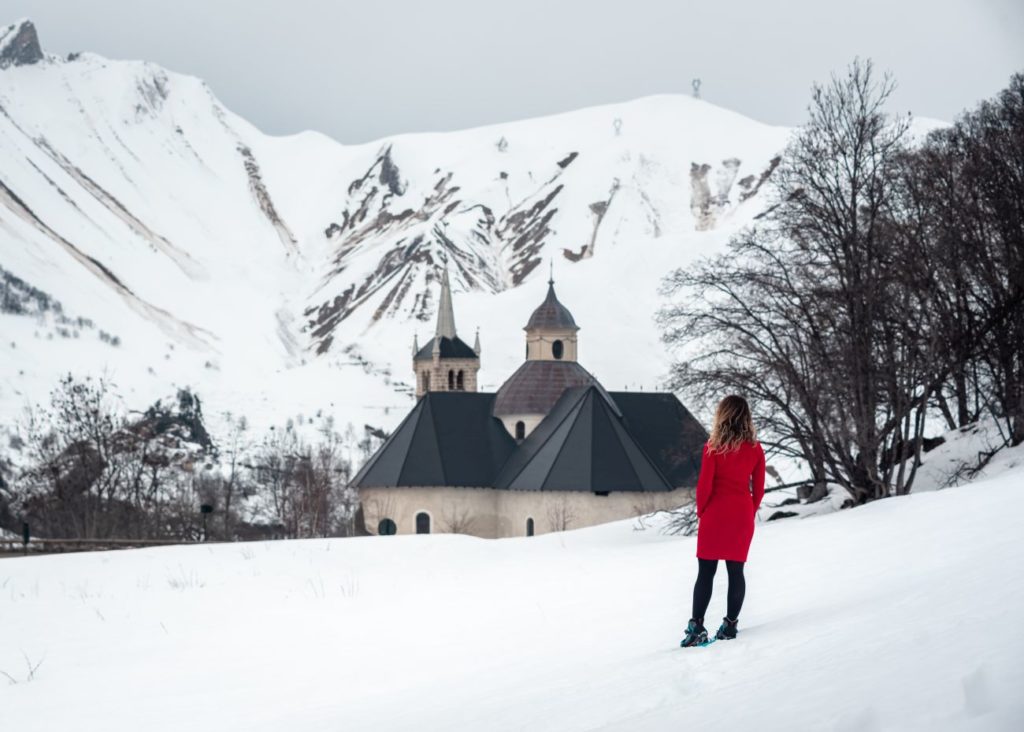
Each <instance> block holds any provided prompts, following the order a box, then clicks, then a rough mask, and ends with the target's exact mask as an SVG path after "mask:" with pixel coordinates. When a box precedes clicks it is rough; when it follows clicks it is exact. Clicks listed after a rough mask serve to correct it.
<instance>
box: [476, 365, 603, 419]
mask: <svg viewBox="0 0 1024 732" xmlns="http://www.w3.org/2000/svg"><path fill="white" fill-rule="evenodd" d="M594 383H596V380H595V379H594V377H593V376H591V375H590V372H589V371H587V370H586V369H585V368H583V367H582V366H580V365H579V364H578V363H576V362H575V361H547V360H530V361H524V362H523V364H522V365H521V366H520V367H519V368H518V369H516V370H515V372H514V373H513V374H512V375H511V376H509V377H508V379H506V380H505V383H504V384H502V385H501V388H500V389H498V393H497V395H496V396H497V398H496V399H495V400H494V414H495V415H496V416H499V417H502V416H508V415H513V414H547V413H548V411H550V409H551V407H552V406H554V404H555V402H557V401H558V397H560V396H561V395H562V392H564V391H565V390H566V389H570V388H572V387H574V386H584V385H586V384H594Z"/></svg>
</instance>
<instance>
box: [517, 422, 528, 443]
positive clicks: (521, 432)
mask: <svg viewBox="0 0 1024 732" xmlns="http://www.w3.org/2000/svg"><path fill="white" fill-rule="evenodd" d="M516 439H517V440H524V439H526V423H525V422H524V421H523V420H519V421H518V422H516Z"/></svg>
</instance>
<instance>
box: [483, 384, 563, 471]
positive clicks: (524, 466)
mask: <svg viewBox="0 0 1024 732" xmlns="http://www.w3.org/2000/svg"><path fill="white" fill-rule="evenodd" d="M574 388H575V387H574ZM566 391H568V389H566ZM563 393H564V392H563ZM579 401H580V400H579V399H577V400H576V402H574V403H573V406H572V408H571V409H569V411H568V412H567V413H566V414H565V416H563V417H562V418H561V419H560V420H558V424H556V425H554V426H553V427H552V428H551V432H550V433H549V434H548V436H547V437H545V438H544V441H543V442H541V443H540V445H538V446H537V449H536V450H534V451H533V455H531V456H530V457H529V458H528V459H527V460H526V462H525V463H523V464H522V465H521V466H520V468H519V470H517V471H516V472H515V473H513V474H512V475H511V476H510V477H509V478H508V480H507V481H505V482H506V483H507V484H508V485H512V483H513V482H514V481H515V479H516V478H518V477H519V476H520V475H521V474H522V472H523V471H524V470H526V466H528V465H529V464H530V463H532V462H533V460H534V458H536V457H537V454H538V453H539V452H540V451H541V450H542V449H544V446H545V445H547V444H548V442H549V441H550V440H551V438H552V437H554V436H555V433H556V432H558V429H559V428H560V427H561V426H562V423H563V422H565V420H566V419H568V418H569V416H570V415H571V414H573V413H574V412H578V410H577V409H576V404H578V403H579ZM549 414H550V412H549ZM544 419H547V417H545V418H544ZM544 419H542V420H541V421H540V422H538V423H537V427H540V425H541V424H543V423H544ZM571 426H572V425H570V427H571ZM534 430H536V427H535V428H534ZM530 434H534V433H533V432H531V433H530ZM528 439H529V437H527V440H528ZM524 445H526V440H523V441H522V442H521V443H519V445H517V446H516V449H515V450H513V451H512V452H511V453H509V456H508V457H507V458H505V463H503V464H502V466H501V470H498V475H497V476H496V479H495V483H497V477H500V476H501V473H502V470H504V469H505V464H507V463H508V461H509V460H511V459H512V457H513V456H514V455H515V454H516V453H517V452H518V451H519V450H521V449H522V448H523V446H524ZM552 465H554V462H552ZM550 474H551V469H550V468H548V471H547V473H545V474H544V479H545V480H547V477H548V475H550ZM495 487H497V486H495Z"/></svg>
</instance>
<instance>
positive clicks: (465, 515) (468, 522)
mask: <svg viewBox="0 0 1024 732" xmlns="http://www.w3.org/2000/svg"><path fill="white" fill-rule="evenodd" d="M475 525H476V517H475V516H473V513H472V511H471V510H470V508H469V507H468V506H465V505H462V504H460V503H457V502H455V501H452V502H450V503H447V504H446V505H445V507H444V511H443V512H442V516H441V526H442V527H443V528H444V531H446V532H448V533H449V534H471V533H473V527H474V526H475Z"/></svg>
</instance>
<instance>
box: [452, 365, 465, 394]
mask: <svg viewBox="0 0 1024 732" xmlns="http://www.w3.org/2000/svg"><path fill="white" fill-rule="evenodd" d="M455 388H456V389H458V390H459V391H465V390H466V381H465V378H464V376H463V373H462V369H459V373H458V375H457V376H456V377H455Z"/></svg>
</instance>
